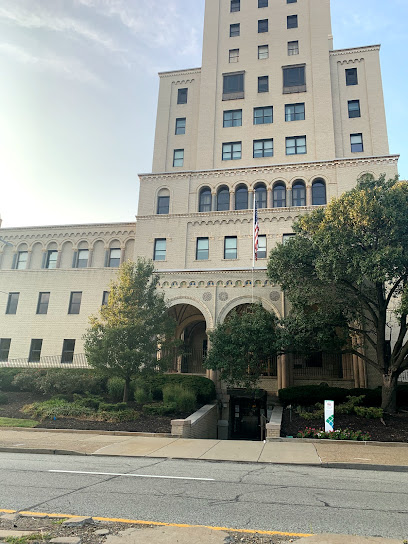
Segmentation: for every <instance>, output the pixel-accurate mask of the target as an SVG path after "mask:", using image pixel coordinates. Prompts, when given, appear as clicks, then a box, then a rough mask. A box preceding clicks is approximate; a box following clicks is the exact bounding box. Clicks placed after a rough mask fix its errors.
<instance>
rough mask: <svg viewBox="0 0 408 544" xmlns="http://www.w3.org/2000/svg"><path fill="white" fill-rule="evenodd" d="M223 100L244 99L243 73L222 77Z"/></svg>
mask: <svg viewBox="0 0 408 544" xmlns="http://www.w3.org/2000/svg"><path fill="white" fill-rule="evenodd" d="M222 98H223V100H234V99H236V98H244V73H243V72H239V73H235V74H225V75H224V76H223V96H222Z"/></svg>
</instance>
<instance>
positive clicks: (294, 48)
mask: <svg viewBox="0 0 408 544" xmlns="http://www.w3.org/2000/svg"><path fill="white" fill-rule="evenodd" d="M288 55H289V56H290V55H299V42H298V41H297V40H296V41H293V42H288Z"/></svg>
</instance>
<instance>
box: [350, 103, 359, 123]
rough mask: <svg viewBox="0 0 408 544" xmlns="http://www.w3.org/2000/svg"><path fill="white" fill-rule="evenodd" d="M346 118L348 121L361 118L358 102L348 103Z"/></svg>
mask: <svg viewBox="0 0 408 544" xmlns="http://www.w3.org/2000/svg"><path fill="white" fill-rule="evenodd" d="M348 116H349V117H350V119H352V118H353V117H361V112H360V100H349V101H348Z"/></svg>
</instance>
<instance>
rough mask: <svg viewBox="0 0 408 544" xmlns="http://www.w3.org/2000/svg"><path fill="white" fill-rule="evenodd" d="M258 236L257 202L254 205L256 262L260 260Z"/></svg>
mask: <svg viewBox="0 0 408 544" xmlns="http://www.w3.org/2000/svg"><path fill="white" fill-rule="evenodd" d="M258 234H259V223H258V209H257V207H256V202H255V203H254V258H255V261H257V260H258Z"/></svg>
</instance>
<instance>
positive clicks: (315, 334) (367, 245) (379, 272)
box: [268, 176, 408, 413]
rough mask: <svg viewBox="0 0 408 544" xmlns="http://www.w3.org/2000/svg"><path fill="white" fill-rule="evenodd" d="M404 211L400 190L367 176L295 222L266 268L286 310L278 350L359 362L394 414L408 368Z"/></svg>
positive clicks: (406, 201)
mask: <svg viewBox="0 0 408 544" xmlns="http://www.w3.org/2000/svg"><path fill="white" fill-rule="evenodd" d="M407 210H408V184H407V183H405V182H400V181H398V179H393V180H388V181H386V180H385V177H384V176H381V177H380V178H379V179H378V180H374V179H370V178H368V177H366V178H365V179H362V180H360V181H359V182H358V184H357V186H356V188H354V189H353V190H351V191H349V192H347V193H344V194H343V195H342V196H340V197H339V198H337V199H334V200H332V201H331V202H330V203H329V204H328V206H327V207H326V208H325V209H323V208H319V209H317V210H316V211H314V212H313V213H311V214H308V215H304V216H302V217H301V218H300V219H299V220H298V221H297V222H296V223H295V224H294V231H295V233H296V236H294V237H293V238H292V239H291V240H290V241H289V243H287V244H285V245H279V246H278V247H277V248H276V249H274V250H273V251H272V252H271V254H270V258H269V262H268V275H269V278H270V279H271V280H272V281H273V282H274V283H277V284H279V285H281V287H282V289H283V290H284V291H285V293H286V296H287V298H288V300H289V302H290V303H291V312H290V315H289V317H288V318H287V319H285V320H284V325H285V329H284V331H283V338H282V342H283V345H284V347H285V348H286V349H287V350H291V349H292V350H300V349H304V348H308V349H309V350H311V351H315V350H320V349H333V350H336V349H341V350H342V351H343V352H348V353H353V354H355V355H357V356H358V357H360V358H362V359H363V360H364V361H366V362H367V363H368V364H369V365H371V366H372V367H374V368H375V369H377V370H378V371H379V372H380V373H381V375H382V379H383V382H382V383H383V386H382V408H383V409H384V410H385V411H386V412H389V413H393V412H395V411H396V387H397V380H398V376H399V375H400V374H401V373H402V372H403V371H404V370H405V369H407V368H408V337H407V315H408V285H407V280H408V213H407ZM393 314H394V315H395V316H396V318H397V322H398V327H397V330H396V337H394V338H393V339H394V340H395V344H394V346H393V348H392V350H391V349H390V343H389V341H388V338H389V334H390V333H389V330H390V329H389V326H390V319H391V316H392V315H393ZM394 330H395V329H394ZM394 330H393V333H392V334H393V335H394V334H395V332H394ZM351 338H354V339H355V340H354V342H351V340H350V339H351ZM356 339H360V340H359V342H360V344H358V341H356Z"/></svg>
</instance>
